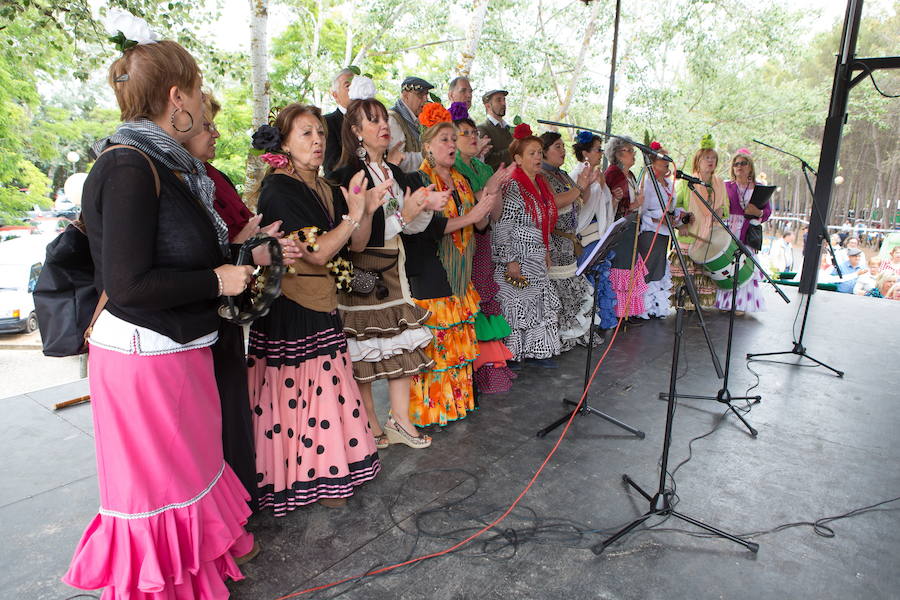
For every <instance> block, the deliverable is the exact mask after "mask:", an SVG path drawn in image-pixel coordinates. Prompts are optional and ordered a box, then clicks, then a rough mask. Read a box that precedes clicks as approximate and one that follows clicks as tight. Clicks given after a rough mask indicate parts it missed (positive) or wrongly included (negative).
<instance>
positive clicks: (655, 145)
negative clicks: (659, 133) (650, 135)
mask: <svg viewBox="0 0 900 600" xmlns="http://www.w3.org/2000/svg"><path fill="white" fill-rule="evenodd" d="M650 149H651V150H656V151H657V152H659V151H660V150H662V144H660V143H659V142H650Z"/></svg>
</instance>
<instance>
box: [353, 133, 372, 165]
mask: <svg viewBox="0 0 900 600" xmlns="http://www.w3.org/2000/svg"><path fill="white" fill-rule="evenodd" d="M356 139H357V140H359V146H357V147H356V157H357V158H358V159H359V160H363V161H364V160H366V157H367V156H368V155H369V153H368V152H366V147H365V146H363V142H362V136H361V135H358V136H356Z"/></svg>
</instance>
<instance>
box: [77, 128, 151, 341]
mask: <svg viewBox="0 0 900 600" xmlns="http://www.w3.org/2000/svg"><path fill="white" fill-rule="evenodd" d="M118 148H130V149H131V150H134V151H135V152H137V153H138V154H140V155H141V156H143V157H144V158H146V159H147V163H148V164H149V165H150V171H151V172H152V173H153V183H154V187H155V188H156V197H157V198H159V193H160V183H159V172H158V171H157V170H156V165H155V164H153V161H152V160H151V159H150V157H149V156H147V154H146V153H145V152H144V151H143V150H139V149H137V148H135V147H134V146H129V145H127V144H114V145H112V146H109V147H108V148H106V149H105V150H104V151H103V152H101V153H100V155H103V154H106V153H107V152H109V151H110V150H116V149H118ZM97 158H100V156H98V157H97ZM72 225H73V226H75V227H76V228H77V229H78V230H79V231H81V233H83V234H85V235H87V228H86V227H85V223H84V220H83V219H82V218H81V215H80V214H79V215H78V218H77V219H76V220H75V221H74V222H73V223H72ZM108 300H109V296H108V295H107V293H106V290H103V291H102V292H100V298H99V299H98V300H97V306H96V307H94V314H93V315H91V322H90V323H88V326H87V329H85V330H84V345H85V347H86V346H87V341H88V338H89V337H91V333H92V332H93V330H94V323H96V322H97V319H98V318H99V317H100V313H101V312H103V309H104V308H105V307H106V302H107V301H108Z"/></svg>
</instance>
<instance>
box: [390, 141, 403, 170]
mask: <svg viewBox="0 0 900 600" xmlns="http://www.w3.org/2000/svg"><path fill="white" fill-rule="evenodd" d="M405 143H406V140H401V141H399V142H397V143H396V144H394V145H393V146H391V149H390V150H389V151H388V155H387V161H388V162H389V163H391V164H392V165H397V166H400V161H402V160H403V145H404V144H405Z"/></svg>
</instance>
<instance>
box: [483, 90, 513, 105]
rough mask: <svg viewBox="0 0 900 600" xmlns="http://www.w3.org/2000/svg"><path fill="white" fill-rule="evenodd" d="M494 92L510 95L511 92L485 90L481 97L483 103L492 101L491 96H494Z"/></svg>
mask: <svg viewBox="0 0 900 600" xmlns="http://www.w3.org/2000/svg"><path fill="white" fill-rule="evenodd" d="M494 94H503V95H504V96H509V92H507V91H506V90H490V91H489V92H485V93H484V95H483V96H482V97H481V103H482V104H487V103H488V102H490V101H491V96H493V95H494Z"/></svg>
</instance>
